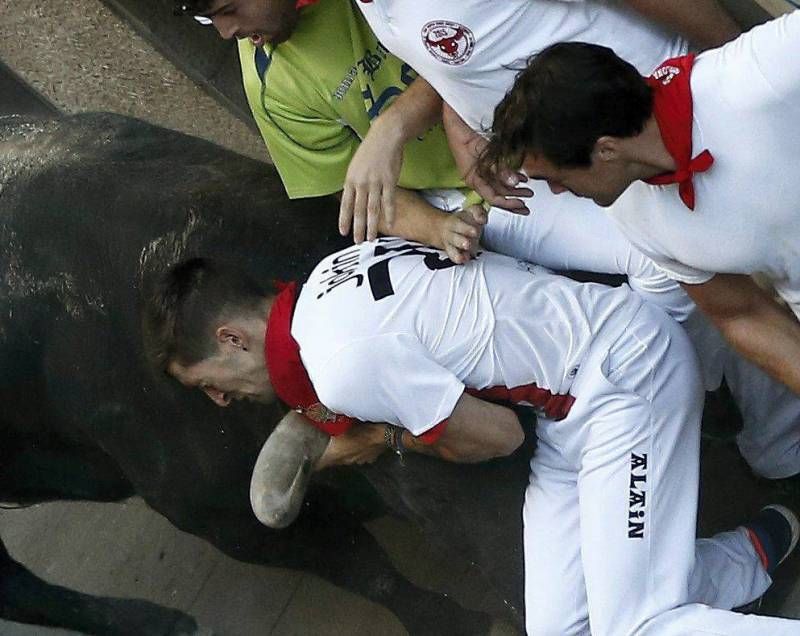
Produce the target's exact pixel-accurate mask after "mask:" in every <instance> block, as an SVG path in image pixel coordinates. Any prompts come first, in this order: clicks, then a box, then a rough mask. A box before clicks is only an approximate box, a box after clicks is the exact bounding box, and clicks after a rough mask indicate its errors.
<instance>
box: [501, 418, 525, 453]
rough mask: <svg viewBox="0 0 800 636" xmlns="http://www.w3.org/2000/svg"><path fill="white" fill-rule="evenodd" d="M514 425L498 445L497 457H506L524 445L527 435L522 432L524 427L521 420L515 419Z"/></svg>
mask: <svg viewBox="0 0 800 636" xmlns="http://www.w3.org/2000/svg"><path fill="white" fill-rule="evenodd" d="M514 419H515V421H514V424H513V425H512V426H509V427H508V428H509V430H508V431H507V433H506V434H505V435H504V436H503V439H502V441H501V443H500V444H498V448H497V454H496V455H495V457H506V456H508V455H511V454H512V453H513V452H515V451H516V450H517V449H518V448H519V447H520V446H522V443H523V442H524V441H525V433H523V432H522V426H521V425H520V423H519V420H517V419H516V418H514Z"/></svg>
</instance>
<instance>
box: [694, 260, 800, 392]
mask: <svg viewBox="0 0 800 636" xmlns="http://www.w3.org/2000/svg"><path fill="white" fill-rule="evenodd" d="M683 288H684V289H685V290H686V291H687V293H688V294H689V296H690V297H691V298H692V300H694V302H695V303H696V304H697V306H698V307H699V308H700V310H701V311H703V313H705V314H706V315H707V316H708V317H709V318H710V319H711V321H712V322H713V323H714V325H715V326H716V327H717V328H718V329H719V330H720V331H721V332H722V334H723V335H724V336H725V338H726V339H727V340H728V341H729V342H730V343H731V344H732V345H733V347H734V348H735V349H736V350H737V351H738V352H739V353H741V354H742V355H743V356H745V357H746V358H748V359H749V360H751V361H752V362H753V363H755V364H757V365H758V366H759V367H761V368H762V369H764V370H765V371H766V372H767V373H769V374H770V375H771V376H772V377H774V378H775V379H776V380H779V381H780V382H783V383H784V384H785V385H786V386H788V387H789V388H790V389H792V391H794V392H795V393H798V394H800V322H798V321H797V319H796V318H795V317H794V316H793V315H791V314H790V313H789V312H788V311H787V310H786V309H785V308H783V307H781V306H780V305H779V304H778V303H777V302H775V300H774V299H773V298H772V297H771V296H770V295H769V294H767V292H765V291H764V290H762V289H761V288H760V287H759V286H758V285H756V284H755V282H754V281H753V279H751V278H750V277H749V276H743V275H736V274H717V275H716V276H714V278H712V279H711V280H710V281H708V282H707V283H703V284H701V285H687V284H683Z"/></svg>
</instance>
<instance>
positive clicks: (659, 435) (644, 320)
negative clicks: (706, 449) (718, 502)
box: [291, 239, 797, 636]
mask: <svg viewBox="0 0 800 636" xmlns="http://www.w3.org/2000/svg"><path fill="white" fill-rule="evenodd" d="M291 333H292V336H293V337H294V339H295V340H296V341H297V343H298V344H299V346H300V356H301V358H302V360H303V363H304V365H305V368H306V370H307V371H308V375H309V377H310V378H311V381H312V383H313V385H314V388H315V389H316V392H317V395H318V396H319V399H320V400H321V401H322V402H323V403H324V404H325V405H326V406H327V407H329V408H331V409H333V410H334V411H337V412H341V413H343V414H346V415H349V416H352V417H356V418H360V419H363V420H368V421H377V422H385V421H388V422H393V423H395V424H399V425H401V426H404V427H406V428H408V429H409V430H411V431H412V432H413V433H417V434H418V433H421V432H424V431H426V430H429V429H430V428H432V427H433V426H435V425H436V424H438V423H439V422H441V421H442V420H443V419H446V418H447V417H448V416H449V415H450V414H451V413H452V410H453V408H454V405H455V403H456V402H457V400H458V398H459V397H460V395H461V394H462V392H463V391H464V387H465V386H466V387H469V388H474V389H485V388H487V387H492V386H505V387H507V388H511V389H513V388H515V387H518V386H519V385H531V384H536V385H537V386H538V387H539V388H541V389H544V390H546V391H550V392H552V393H554V394H556V393H557V394H560V395H562V396H563V395H568V396H570V397H571V398H572V401H571V402H570V403H569V408H568V412H566V413H561V414H560V416H559V419H556V418H553V417H547V416H546V415H545V416H541V415H540V417H539V424H538V427H537V436H538V437H539V450H537V452H536V454H535V455H534V457H533V459H532V460H531V470H532V473H531V484H530V486H529V488H528V492H527V495H526V506H525V509H524V511H523V517H524V523H525V553H526V609H527V624H528V628H529V630H530V631H531V632H532V633H536V634H559V635H561V634H578V633H580V634H584V633H588V625H589V621H591V625H592V633H593V634H594V635H595V636H601V635H603V634H619V633H634V632H637V630H640V633H642V634H651V633H652V634H676V635H677V634H686V633H693V630H696V631H698V632H700V631H703V632H704V633H725V634H753V635H755V634H758V635H762V634H765V633H769V634H775V635H777V636H782V635H788V634H796V633H797V623H796V622H793V621H786V620H781V619H770V618H761V617H751V616H743V615H739V614H735V613H733V612H729V611H724V610H726V609H730V608H731V607H734V606H737V605H742V604H744V603H747V602H749V601H750V600H752V599H753V598H755V597H757V596H759V595H760V594H762V593H763V592H764V590H765V589H766V587H767V586H768V585H769V583H770V579H769V576H768V575H767V574H766V572H765V571H764V569H763V567H762V566H761V562H760V560H759V557H758V555H757V554H756V553H755V550H754V549H753V547H752V544H750V543H749V541H748V540H747V539H746V537H745V536H744V534H743V532H742V531H736V532H732V533H726V534H725V535H718V536H717V537H715V538H714V539H712V540H707V541H704V542H697V544H696V543H695V539H694V534H695V522H696V509H697V487H698V464H699V418H700V412H701V406H702V387H701V381H700V377H699V369H698V366H697V360H696V357H695V354H694V351H693V349H692V346H691V344H690V342H689V341H688V339H687V337H686V335H685V334H684V333H683V331H682V330H681V328H680V327H679V326H678V325H677V323H675V322H674V321H672V320H671V319H669V318H668V317H667V316H666V314H664V313H663V312H661V311H660V310H658V309H656V308H654V307H651V306H650V305H649V304H648V303H644V302H643V301H642V300H641V299H640V298H638V297H637V296H635V295H633V294H631V293H630V290H629V289H628V288H627V287H625V286H623V287H620V288H617V289H612V288H608V287H604V286H602V285H596V284H581V283H576V282H574V281H571V280H568V279H564V278H561V277H558V276H555V275H552V274H550V273H549V272H548V271H546V270H544V269H542V268H539V267H536V266H532V265H530V264H528V263H526V262H524V261H520V260H517V259H514V258H511V257H506V256H500V255H497V254H493V253H490V252H484V253H481V254H480V255H479V256H478V257H477V258H476V259H475V260H473V261H472V262H470V263H469V264H467V265H464V266H455V265H453V264H452V263H451V262H450V261H448V260H447V258H446V255H445V254H444V253H443V252H441V251H438V250H434V249H432V248H426V247H423V246H421V245H419V244H417V243H410V242H407V241H404V240H401V239H379V240H378V241H374V242H371V243H363V244H362V245H359V246H355V247H352V248H349V249H347V250H343V251H341V252H339V253H337V254H334V255H332V256H330V257H328V258H326V259H325V260H324V261H322V263H320V265H319V266H318V267H317V268H316V269H315V270H314V272H313V273H312V275H311V276H310V278H309V280H308V282H307V283H306V284H305V286H304V287H303V290H302V292H301V294H300V296H299V298H298V300H297V304H296V306H295V313H294V318H293V320H292V329H291ZM562 416H563V417H562ZM487 426H491V423H490V422H487ZM609 578H610V579H611V580H613V581H614V585H609V584H608V580H609ZM567 601H568V602H567ZM710 606H711V607H710ZM712 607H715V608H721V609H712Z"/></svg>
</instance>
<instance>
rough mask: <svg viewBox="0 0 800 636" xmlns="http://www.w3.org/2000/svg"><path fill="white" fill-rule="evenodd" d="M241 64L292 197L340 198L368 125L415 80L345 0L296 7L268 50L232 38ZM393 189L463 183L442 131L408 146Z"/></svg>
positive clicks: (255, 110) (256, 115) (259, 120)
mask: <svg viewBox="0 0 800 636" xmlns="http://www.w3.org/2000/svg"><path fill="white" fill-rule="evenodd" d="M239 59H240V62H241V66H242V77H243V80H244V88H245V93H246V95H247V100H248V102H249V104H250V109H251V110H252V112H253V117H254V118H255V120H256V123H257V124H258V127H259V129H260V131H261V135H262V137H263V138H264V141H265V142H266V144H267V148H268V150H269V153H270V155H271V157H272V160H273V162H274V163H275V166H276V168H277V169H278V173H279V174H280V177H281V179H282V181H283V184H284V187H285V188H286V191H287V193H288V195H289V197H290V198H293V199H294V198H302V197H314V196H322V195H326V194H332V193H335V192H339V191H340V190H341V189H342V184H343V182H344V177H345V174H346V172H347V166H348V165H349V163H350V159H352V157H353V155H354V154H355V151H356V149H357V148H358V145H359V143H360V142H361V139H363V138H364V137H365V136H366V134H367V131H368V130H369V126H370V122H371V121H372V120H373V119H375V117H377V116H378V115H379V114H380V112H381V111H382V110H383V109H384V108H386V107H387V106H388V105H389V104H391V103H392V100H393V99H394V98H395V97H397V95H399V94H400V93H402V92H403V91H404V90H405V89H406V87H407V86H408V85H409V84H410V83H411V82H412V81H413V80H414V78H415V77H416V73H415V72H414V70H413V69H412V68H411V67H410V66H408V65H407V64H405V63H403V62H402V61H400V60H399V59H397V58H396V57H394V56H393V55H392V54H391V53H389V52H388V51H387V50H386V49H385V48H384V46H383V45H382V44H381V43H380V42H378V40H377V39H376V37H375V35H373V33H372V31H371V30H370V28H369V26H368V25H367V23H366V21H365V20H364V18H363V16H362V15H361V12H360V11H359V10H358V9H357V8H356V7H354V6H353V5H352V3H351V0H320V1H319V2H317V3H315V4H312V5H310V6H307V7H304V8H303V9H302V10H301V13H300V19H299V20H298V24H297V28H296V30H295V32H294V33H293V34H292V36H291V37H290V38H289V40H287V41H286V42H282V43H280V44H278V45H276V46H272V45H269V44H268V45H267V46H265V47H263V48H259V49H257V48H256V47H255V46H254V45H253V43H252V42H251V41H250V40H247V39H245V40H240V41H239ZM399 185H400V186H401V187H404V188H408V189H411V190H422V189H426V188H459V187H463V185H464V184H463V181H462V180H461V177H460V175H459V174H458V170H457V169H456V166H455V163H454V161H453V158H452V156H451V154H450V149H449V147H448V145H447V139H446V138H445V134H444V130H443V129H442V126H441V125H437V126H435V127H433V128H431V129H430V130H429V131H428V132H427V133H426V134H425V135H424V136H423V137H420V138H417V139H414V140H412V141H410V142H409V143H408V144H407V145H406V148H405V152H404V156H403V168H402V171H401V173H400V180H399Z"/></svg>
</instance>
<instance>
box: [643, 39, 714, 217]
mask: <svg viewBox="0 0 800 636" xmlns="http://www.w3.org/2000/svg"><path fill="white" fill-rule="evenodd" d="M694 58H695V55H694V54H690V55H684V56H682V57H675V58H672V59H671V60H667V61H666V62H664V63H663V64H662V65H661V66H659V67H658V68H657V69H656V70H655V72H654V73H653V74H652V75H651V76H650V77H648V78H646V79H645V81H646V82H647V83H648V85H649V86H650V87H651V88H652V89H653V114H654V115H655V118H656V123H658V127H659V129H660V130H661V139H662V140H663V141H664V146H666V148H667V151H668V152H669V154H670V155H672V158H673V159H674V160H675V164H676V165H677V169H676V170H675V172H667V173H664V174H659V175H656V176H655V177H651V178H650V179H645V180H644V181H645V183H649V184H651V185H666V184H669V183H677V184H678V194H679V196H680V197H681V201H683V203H684V204H685V205H686V207H687V208H689V209H690V210H694V203H695V196H694V184H693V183H692V176H693V175H694V173H695V172H705V171H706V170H708V169H709V168H710V167H711V165H712V164H713V163H714V157H713V156H712V155H711V153H710V152H709V151H708V150H703V152H701V153H700V154H699V155H697V156H696V157H694V158H692V108H693V104H692V89H691V86H690V84H689V80H690V79H691V76H692V65H693V64H694Z"/></svg>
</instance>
